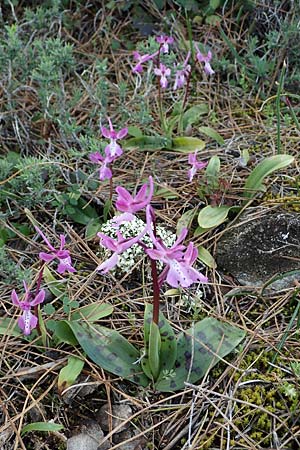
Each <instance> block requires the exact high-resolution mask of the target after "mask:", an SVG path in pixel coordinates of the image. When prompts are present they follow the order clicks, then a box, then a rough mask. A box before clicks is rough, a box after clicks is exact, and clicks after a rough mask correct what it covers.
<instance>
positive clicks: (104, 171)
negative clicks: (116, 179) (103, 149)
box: [89, 152, 113, 181]
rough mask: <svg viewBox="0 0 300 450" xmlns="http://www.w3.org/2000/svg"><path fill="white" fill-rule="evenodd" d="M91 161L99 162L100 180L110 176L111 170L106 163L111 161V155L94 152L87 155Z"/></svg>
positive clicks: (107, 178)
mask: <svg viewBox="0 0 300 450" xmlns="http://www.w3.org/2000/svg"><path fill="white" fill-rule="evenodd" d="M89 158H90V160H91V161H92V162H93V163H96V164H100V170H99V179H100V181H104V180H109V179H110V178H111V177H112V171H111V169H110V168H109V167H108V165H109V164H110V163H111V162H112V161H113V158H111V156H107V155H106V156H105V158H104V156H102V155H101V153H99V152H94V153H91V154H90V155H89Z"/></svg>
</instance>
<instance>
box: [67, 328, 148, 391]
mask: <svg viewBox="0 0 300 450" xmlns="http://www.w3.org/2000/svg"><path fill="white" fill-rule="evenodd" d="M65 324H66V325H67V326H68V327H69V328H70V329H71V330H72V332H73V334H74V336H75V337H76V339H77V340H78V342H79V344H80V346H81V348H82V349H83V350H84V351H85V353H86V354H87V356H88V357H89V358H90V359H91V360H92V361H94V363H96V364H98V366H99V367H102V368H103V369H104V370H107V371H108V372H111V373H113V374H114V375H117V376H120V377H122V378H125V379H126V380H129V381H132V382H133V383H136V384H139V385H141V386H147V385H148V384H149V379H148V378H147V377H146V375H145V374H144V373H143V371H142V368H141V365H140V363H139V362H138V361H139V357H140V354H139V351H138V350H137V349H136V348H135V347H134V346H133V345H132V344H130V342H128V341H127V339H125V338H124V337H123V336H122V335H121V334H120V333H118V332H117V331H114V330H110V329H109V328H106V327H102V326H100V325H94V324H93V325H90V324H87V323H82V324H80V323H78V322H74V321H69V322H66V321H65Z"/></svg>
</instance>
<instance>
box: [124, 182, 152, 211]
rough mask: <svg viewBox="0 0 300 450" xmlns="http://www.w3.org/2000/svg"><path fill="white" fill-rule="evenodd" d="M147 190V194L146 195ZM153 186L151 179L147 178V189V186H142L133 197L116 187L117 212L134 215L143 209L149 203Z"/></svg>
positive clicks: (125, 190)
mask: <svg viewBox="0 0 300 450" xmlns="http://www.w3.org/2000/svg"><path fill="white" fill-rule="evenodd" d="M147 190H148V193H147ZM153 190H154V185H153V178H152V177H151V176H150V177H149V187H148V184H143V186H142V187H141V189H140V190H139V191H138V193H137V194H136V196H135V197H133V196H132V195H131V194H130V193H129V192H128V191H127V189H125V188H123V187H121V186H118V187H117V188H116V192H117V194H118V198H117V201H116V208H117V209H118V210H119V211H122V212H127V213H136V212H137V211H140V210H141V209H143V208H145V207H146V206H147V205H149V203H150V202H151V199H152V195H153Z"/></svg>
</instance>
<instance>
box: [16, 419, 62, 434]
mask: <svg viewBox="0 0 300 450" xmlns="http://www.w3.org/2000/svg"><path fill="white" fill-rule="evenodd" d="M63 429H64V426H63V425H60V424H58V423H53V422H33V423H29V424H28V425H25V427H23V428H22V431H21V435H22V436H24V434H26V433H29V431H49V432H51V431H60V430H63Z"/></svg>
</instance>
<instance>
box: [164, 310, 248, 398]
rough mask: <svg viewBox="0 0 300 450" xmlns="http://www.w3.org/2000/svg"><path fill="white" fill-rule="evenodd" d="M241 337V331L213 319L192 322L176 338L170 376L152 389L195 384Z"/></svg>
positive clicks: (168, 389) (166, 388)
mask: <svg viewBox="0 0 300 450" xmlns="http://www.w3.org/2000/svg"><path fill="white" fill-rule="evenodd" d="M244 337H245V332H244V331H243V330H240V329H239V328H237V327H235V326H233V325H229V324H227V323H223V322H220V321H218V320H217V319H214V318H213V317H208V318H206V319H203V320H201V321H200V322H197V323H195V324H194V326H193V327H191V328H190V329H188V330H186V331H185V332H182V333H180V334H179V335H178V337H177V358H176V361H175V365H174V373H173V374H172V375H173V376H170V377H169V378H165V379H163V380H160V381H158V382H157V383H156V385H155V387H156V389H157V390H159V391H162V392H170V391H178V390H180V389H183V388H184V386H185V384H184V383H185V382H189V383H195V382H197V381H198V380H200V379H201V378H202V377H203V376H204V375H205V374H206V372H207V371H208V370H209V369H211V368H212V367H214V366H215V365H216V364H217V363H218V362H219V361H220V358H224V357H225V356H226V355H228V354H229V353H231V352H232V350H233V349H234V348H235V347H236V346H237V345H238V344H239V343H240V342H241V341H242V339H243V338H244Z"/></svg>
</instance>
